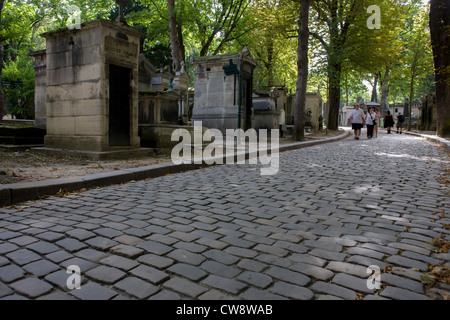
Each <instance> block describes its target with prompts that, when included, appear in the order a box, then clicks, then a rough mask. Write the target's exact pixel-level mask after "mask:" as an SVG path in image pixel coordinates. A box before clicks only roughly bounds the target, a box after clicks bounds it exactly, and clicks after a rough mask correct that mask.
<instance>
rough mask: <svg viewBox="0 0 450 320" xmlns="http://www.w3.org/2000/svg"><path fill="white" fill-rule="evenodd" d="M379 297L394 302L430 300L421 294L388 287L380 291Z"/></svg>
mask: <svg viewBox="0 0 450 320" xmlns="http://www.w3.org/2000/svg"><path fill="white" fill-rule="evenodd" d="M380 295H381V296H382V297H386V298H390V299H394V300H430V298H428V297H427V296H425V295H423V294H418V293H416V292H412V291H409V290H405V289H401V288H396V287H390V286H388V287H386V288H385V289H384V290H383V291H381V293H380Z"/></svg>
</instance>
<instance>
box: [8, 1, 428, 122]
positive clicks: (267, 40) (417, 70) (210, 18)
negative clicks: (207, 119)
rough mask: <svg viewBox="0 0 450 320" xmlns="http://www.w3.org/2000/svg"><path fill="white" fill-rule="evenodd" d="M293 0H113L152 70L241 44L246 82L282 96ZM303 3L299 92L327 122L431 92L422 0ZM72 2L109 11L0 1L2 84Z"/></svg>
mask: <svg viewBox="0 0 450 320" xmlns="http://www.w3.org/2000/svg"><path fill="white" fill-rule="evenodd" d="M301 2H302V0H123V3H124V15H125V18H126V21H127V23H128V24H129V25H131V26H133V27H135V28H136V29H138V30H139V31H141V32H142V33H144V34H145V37H144V39H143V42H142V48H143V53H144V54H145V55H146V56H147V57H148V58H149V59H150V61H151V62H152V63H153V64H155V66H157V67H158V68H162V67H167V66H170V67H172V68H173V69H177V68H179V62H180V61H183V62H184V63H185V64H186V66H187V70H188V71H189V72H190V73H191V76H193V70H192V67H191V66H190V61H191V59H192V58H197V57H200V56H205V55H216V54H226V53H231V52H237V51H241V50H242V49H243V48H244V47H247V48H248V49H249V50H250V52H251V54H252V55H253V57H254V58H255V59H256V60H258V63H259V66H258V68H257V69H256V71H255V79H254V81H255V83H254V88H255V89H258V88H259V87H265V86H276V85H285V86H286V87H287V88H288V90H290V91H291V92H295V91H296V90H297V74H298V66H297V58H298V56H297V46H298V33H297V32H298V28H299V21H298V20H299V16H300V15H299V14H300V4H301ZM310 2H311V4H310V9H309V31H310V33H309V35H310V36H309V51H308V56H309V62H310V63H309V75H308V87H307V91H319V92H320V93H321V95H322V96H323V98H324V101H325V102H328V103H329V105H331V106H332V108H334V113H333V114H332V119H331V120H332V121H335V120H336V119H335V117H336V115H337V112H338V111H339V108H340V107H341V106H342V105H346V104H352V103H353V102H354V101H355V99H356V98H357V97H358V96H362V97H364V98H365V99H366V100H371V99H377V100H378V99H379V98H378V97H380V99H381V100H383V99H384V101H386V103H394V102H402V101H404V99H405V98H406V97H409V98H410V99H411V98H412V99H417V98H420V97H421V96H423V94H426V93H431V92H432V91H433V90H434V73H433V67H432V57H433V56H432V52H431V46H430V35H429V29H428V28H426V25H427V24H428V21H429V20H428V17H427V13H428V11H429V8H428V6H427V5H426V4H424V3H423V1H420V0H371V1H366V0H323V1H317V0H311V1H310ZM371 5H376V6H377V7H378V8H379V9H380V14H381V16H380V22H381V23H380V29H377V28H369V27H368V24H367V23H368V20H369V19H370V18H371V16H372V15H373V12H370V11H369V12H368V10H367V9H368V7H369V6H371ZM73 7H76V8H79V9H80V18H81V22H87V21H91V20H95V19H99V18H101V19H112V20H114V19H116V18H117V16H118V14H119V13H118V7H117V4H116V1H114V0H97V1H88V0H64V1H60V0H39V1H38V0H5V1H4V5H3V10H2V12H1V24H0V26H1V30H0V40H1V42H2V44H3V48H4V50H3V53H2V61H3V80H11V81H13V80H14V81H22V82H23V83H24V84H25V83H31V82H30V81H29V77H32V72H31V70H32V65H31V64H30V61H31V60H30V57H29V56H28V51H29V50H39V49H43V48H44V47H45V42H44V39H43V38H42V37H40V36H39V35H40V34H42V33H43V32H46V31H49V30H52V29H58V28H64V27H67V26H68V24H70V23H71V21H70V17H71V13H72V11H71V10H73ZM171 19H172V20H171ZM171 21H172V22H173V23H172V28H171V24H170V22H171ZM175 40H176V42H174V41H175ZM174 43H177V44H176V45H175V44H174ZM175 47H176V50H175V53H174V48H175ZM174 58H175V60H179V61H178V62H176V61H174ZM19 69H20V70H25V71H24V72H21V71H19ZM374 87H375V90H373V88H374ZM411 87H413V90H411ZM30 89H31V90H32V88H30ZM8 90H9V89H8ZM10 91H11V90H10ZM9 96H10V98H9V99H10V100H9V102H8V105H13V104H16V105H17V99H18V98H17V97H14V98H11V97H13V96H14V95H13V94H12V93H11V92H10V93H9ZM22 98H23V97H22ZM11 99H12V100H14V101H11ZM22 100H23V99H22Z"/></svg>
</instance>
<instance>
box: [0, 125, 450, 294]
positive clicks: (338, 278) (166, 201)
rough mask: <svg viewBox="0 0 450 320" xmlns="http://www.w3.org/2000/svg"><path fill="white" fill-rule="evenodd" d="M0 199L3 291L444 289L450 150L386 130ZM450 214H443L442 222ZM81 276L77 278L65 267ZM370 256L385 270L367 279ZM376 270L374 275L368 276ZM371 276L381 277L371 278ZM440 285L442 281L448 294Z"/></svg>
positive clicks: (0, 289)
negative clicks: (263, 159)
mask: <svg viewBox="0 0 450 320" xmlns="http://www.w3.org/2000/svg"><path fill="white" fill-rule="evenodd" d="M280 163H281V170H280V172H279V174H278V175H276V176H273V177H267V176H266V177H263V176H260V170H259V167H258V166H250V165H227V166H217V167H211V168H207V169H202V170H198V171H192V172H186V173H180V174H174V175H170V176H164V177H161V178H157V179H152V180H147V181H140V182H131V183H129V184H124V185H120V186H112V187H107V188H100V189H93V190H89V191H86V192H83V193H77V194H71V195H68V196H66V197H63V198H59V197H51V198H47V199H45V200H41V201H38V202H28V203H25V204H22V205H19V206H16V207H15V208H0V297H2V299H183V298H184V299H201V300H203V299H208V300H211V299H212V300H216V299H252V300H260V299H305V300H310V299H349V300H355V299H432V298H435V299H442V298H443V297H445V295H447V294H449V292H450V290H449V289H450V286H448V285H447V286H446V285H443V284H442V285H440V287H437V288H431V289H430V288H428V287H426V286H424V285H423V284H422V282H421V275H422V274H424V273H427V272H428V271H429V267H430V264H435V265H439V264H446V265H447V266H449V264H450V263H449V262H450V254H449V253H440V252H438V248H437V247H434V246H433V239H434V238H438V237H441V236H442V235H448V234H449V232H450V231H449V230H448V225H449V224H450V220H449V218H448V209H449V197H448V187H447V186H446V185H445V184H443V183H441V182H439V179H438V178H439V177H441V178H442V175H441V173H442V172H444V170H445V169H447V171H448V167H449V166H448V165H449V162H448V155H447V154H446V153H445V151H444V150H443V149H442V148H440V147H438V146H436V145H434V144H432V143H429V142H427V141H425V140H423V139H421V138H417V137H411V136H406V135H395V134H394V135H386V134H385V133H381V134H380V137H379V138H378V139H374V140H370V141H369V140H367V139H362V140H360V141H355V140H353V139H351V138H349V139H346V140H344V141H341V142H338V143H333V144H327V145H322V146H316V147H311V148H306V149H302V150H296V151H291V152H286V153H283V154H281V158H280ZM445 225H446V226H445ZM71 265H76V266H79V268H80V270H81V280H82V282H81V289H73V290H69V289H68V287H67V279H68V278H69V276H70V274H69V273H67V267H68V266H71ZM368 266H377V267H379V268H380V270H381V274H380V278H379V280H380V281H381V287H380V289H376V288H374V289H370V288H369V287H370V286H368V285H367V282H368V280H370V279H369V276H370V270H369V273H367V271H368V270H367V269H368ZM369 282H370V281H369ZM370 283H372V282H370ZM439 293H441V294H439Z"/></svg>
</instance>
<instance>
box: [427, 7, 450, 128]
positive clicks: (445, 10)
mask: <svg viewBox="0 0 450 320" xmlns="http://www.w3.org/2000/svg"><path fill="white" fill-rule="evenodd" d="M430 32H431V41H432V47H433V54H434V68H435V79H436V108H437V127H438V129H437V131H438V135H440V136H442V137H449V136H450V55H449V48H450V4H449V2H448V0H431V7H430Z"/></svg>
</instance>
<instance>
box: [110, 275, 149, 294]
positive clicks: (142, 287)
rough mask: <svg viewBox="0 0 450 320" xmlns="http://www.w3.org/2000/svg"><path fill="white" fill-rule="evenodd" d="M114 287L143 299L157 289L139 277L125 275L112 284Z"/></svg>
mask: <svg viewBox="0 0 450 320" xmlns="http://www.w3.org/2000/svg"><path fill="white" fill-rule="evenodd" d="M114 288H117V289H120V290H122V291H125V292H126V293H127V294H129V295H131V296H133V297H135V298H137V299H145V298H148V297H150V296H151V295H152V294H154V293H156V292H157V291H158V288H157V287H155V286H153V285H151V284H149V283H148V282H145V281H143V280H141V279H139V278H135V277H127V278H125V279H123V280H121V281H119V282H118V283H116V284H115V285H114Z"/></svg>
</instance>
